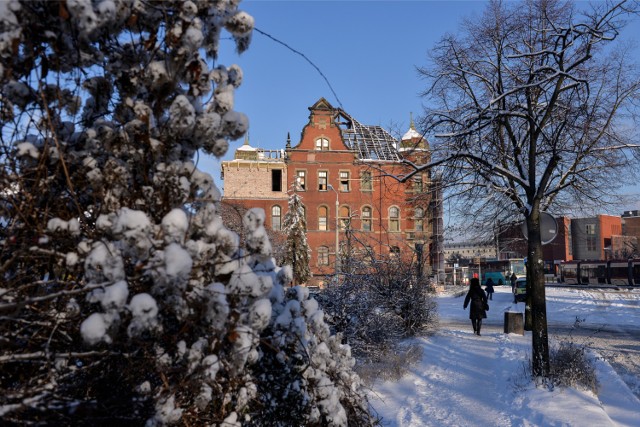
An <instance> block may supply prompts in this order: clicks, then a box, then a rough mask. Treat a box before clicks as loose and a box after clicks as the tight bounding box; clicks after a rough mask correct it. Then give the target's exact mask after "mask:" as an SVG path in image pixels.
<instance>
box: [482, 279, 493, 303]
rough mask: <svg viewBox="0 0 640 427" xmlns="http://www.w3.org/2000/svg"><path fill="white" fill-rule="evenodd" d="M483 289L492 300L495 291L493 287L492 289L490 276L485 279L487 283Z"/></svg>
mask: <svg viewBox="0 0 640 427" xmlns="http://www.w3.org/2000/svg"><path fill="white" fill-rule="evenodd" d="M484 291H485V292H486V293H487V296H488V297H489V299H490V300H493V293H494V292H495V289H493V280H492V279H491V277H489V278H488V279H487V284H486V285H485V287H484Z"/></svg>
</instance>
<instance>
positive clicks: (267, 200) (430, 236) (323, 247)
mask: <svg viewBox="0 0 640 427" xmlns="http://www.w3.org/2000/svg"><path fill="white" fill-rule="evenodd" d="M309 110H310V115H309V121H308V123H307V124H306V125H305V126H304V127H303V129H302V133H301V136H300V141H299V142H298V143H297V144H296V145H292V144H291V142H290V141H287V145H286V147H285V149H284V150H279V151H267V150H260V149H254V148H252V147H251V146H249V145H248V142H246V141H245V145H244V146H243V147H241V148H239V149H238V150H237V151H236V156H235V159H234V160H230V161H225V162H223V164H222V173H223V178H224V197H223V201H224V202H225V203H227V204H234V205H237V206H242V207H245V208H248V207H261V208H263V209H264V210H265V212H266V214H267V215H266V216H267V220H266V222H267V224H266V225H267V226H268V227H271V228H273V229H276V230H277V229H280V228H281V225H282V220H283V218H284V215H285V213H286V210H287V200H288V194H287V193H288V192H290V191H297V192H298V194H299V195H300V196H301V197H302V200H303V203H304V205H305V212H306V220H307V239H308V243H309V246H310V248H311V251H312V255H311V266H310V267H311V271H312V273H313V274H314V277H315V282H322V281H323V280H324V277H326V276H327V275H330V274H333V273H335V272H336V271H339V270H341V269H344V268H346V266H341V265H340V264H341V261H342V262H344V263H346V261H345V260H348V259H362V260H364V259H371V258H372V257H373V258H375V259H383V258H385V257H389V256H393V257H401V258H403V259H406V260H411V261H414V262H417V263H418V265H419V266H421V268H420V271H421V272H422V273H424V274H432V273H435V272H437V271H443V270H444V262H443V254H442V235H441V230H442V206H441V203H440V194H439V190H438V186H437V185H436V184H437V182H434V180H432V179H431V176H430V173H429V172H419V173H416V174H414V175H413V176H411V177H410V178H409V179H407V181H406V182H399V181H398V179H396V178H400V177H405V176H406V175H407V174H409V173H410V172H412V171H413V169H412V168H410V167H409V166H407V165H406V164H405V163H403V161H404V160H411V161H412V162H414V163H415V164H425V163H427V162H428V161H429V160H430V152H429V145H428V143H427V141H426V140H425V139H424V138H423V137H422V135H420V134H419V133H418V132H417V131H416V130H415V128H414V127H413V123H412V124H411V127H410V129H409V130H408V131H407V133H406V134H405V135H404V136H403V137H402V138H401V139H400V140H398V139H396V138H394V137H393V136H391V135H390V134H389V133H388V132H387V131H385V130H384V129H383V128H382V127H380V126H370V125H363V124H361V123H359V122H358V121H357V120H355V119H354V118H353V117H351V116H350V115H349V114H347V113H346V112H345V111H343V110H341V109H337V108H334V107H332V106H331V104H329V103H328V102H327V101H326V100H325V99H323V98H322V99H320V100H318V101H317V102H316V103H315V104H314V105H313V106H312V107H309ZM336 254H338V257H336Z"/></svg>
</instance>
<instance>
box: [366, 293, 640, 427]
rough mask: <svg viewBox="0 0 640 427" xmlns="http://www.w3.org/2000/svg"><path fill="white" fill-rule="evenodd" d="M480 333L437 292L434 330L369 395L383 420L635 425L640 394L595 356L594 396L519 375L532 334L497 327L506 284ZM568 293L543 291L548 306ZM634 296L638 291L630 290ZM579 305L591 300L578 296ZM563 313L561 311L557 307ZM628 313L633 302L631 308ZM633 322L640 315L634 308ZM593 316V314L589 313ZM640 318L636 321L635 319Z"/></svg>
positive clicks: (451, 299)
mask: <svg viewBox="0 0 640 427" xmlns="http://www.w3.org/2000/svg"><path fill="white" fill-rule="evenodd" d="M496 291H497V292H496V294H494V297H493V301H490V302H489V303H490V306H491V309H490V311H489V312H488V319H485V325H484V326H483V330H482V336H476V335H474V334H473V331H472V329H471V323H470V321H469V320H468V315H469V312H468V310H463V309H462V303H463V299H464V298H463V297H459V296H458V297H456V296H441V297H439V298H438V302H439V312H440V319H441V320H440V322H441V326H440V329H439V331H438V332H437V333H436V334H435V335H433V336H431V337H426V338H421V339H419V340H417V342H418V343H420V344H421V345H422V346H423V349H424V354H423V358H422V361H421V362H420V363H419V364H417V365H415V366H412V367H411V368H410V370H409V372H408V373H407V374H406V375H405V376H404V377H403V378H402V379H400V380H399V381H397V382H393V381H387V382H378V383H376V384H374V386H373V387H372V391H371V393H370V401H371V403H372V405H373V407H374V408H375V409H376V411H377V412H378V414H379V415H380V416H381V417H383V425H385V426H402V427H409V426H415V427H418V426H469V425H476V426H638V425H640V400H638V398H636V397H635V395H634V394H633V393H632V392H631V391H630V390H629V388H628V386H627V385H626V384H625V383H624V382H623V381H622V380H621V379H620V378H619V377H618V376H617V374H616V373H615V371H614V370H613V369H612V368H611V366H610V365H609V364H608V363H607V362H605V361H604V360H602V358H598V357H597V355H594V356H595V357H596V360H595V365H596V371H597V376H598V381H599V383H600V386H599V390H598V395H595V394H593V393H592V392H590V391H585V390H576V389H573V388H568V389H565V388H555V389H554V390H549V389H548V388H545V387H535V386H534V385H533V384H532V383H531V382H530V381H529V380H528V379H527V378H526V374H525V364H526V363H528V360H529V358H530V353H531V335H530V332H525V335H524V336H521V335H517V334H504V333H503V326H502V325H503V318H504V314H503V313H504V311H523V310H524V304H522V303H520V304H517V305H514V304H513V300H512V296H511V288H510V287H509V288H506V287H505V288H496ZM576 295H579V294H576V293H575V292H570V291H567V290H562V289H548V290H547V299H548V301H549V305H550V306H551V307H553V309H558V310H559V311H560V312H562V310H560V309H561V308H563V307H564V308H565V309H566V308H568V307H571V306H572V305H575V304H576ZM637 296H638V297H639V298H640V295H637ZM580 301H581V304H582V313H577V314H582V315H584V313H585V307H586V308H587V309H586V310H587V312H589V311H588V307H593V309H594V310H593V313H596V314H597V311H598V310H597V307H596V306H597V301H593V300H592V301H591V303H590V304H589V303H587V302H585V300H584V298H582V299H580ZM564 311H565V312H566V311H567V310H564ZM630 312H631V313H635V312H640V308H638V307H637V305H636V306H635V310H633V307H631V311H630ZM635 315H636V316H637V319H636V321H638V320H640V313H637V314H635ZM592 320H593V321H597V319H592ZM636 324H639V323H636Z"/></svg>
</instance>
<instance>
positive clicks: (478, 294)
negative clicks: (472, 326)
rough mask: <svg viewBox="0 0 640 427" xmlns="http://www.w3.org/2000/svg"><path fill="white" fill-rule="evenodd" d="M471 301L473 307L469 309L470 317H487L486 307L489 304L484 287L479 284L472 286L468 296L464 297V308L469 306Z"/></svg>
mask: <svg viewBox="0 0 640 427" xmlns="http://www.w3.org/2000/svg"><path fill="white" fill-rule="evenodd" d="M469 302H471V308H470V310H469V319H486V318H487V312H486V310H485V309H484V307H485V304H487V295H486V294H485V293H484V291H483V290H482V288H481V287H480V286H479V285H478V286H471V287H470V288H469V292H467V296H466V297H465V299H464V306H463V307H464V308H467V306H468V305H469Z"/></svg>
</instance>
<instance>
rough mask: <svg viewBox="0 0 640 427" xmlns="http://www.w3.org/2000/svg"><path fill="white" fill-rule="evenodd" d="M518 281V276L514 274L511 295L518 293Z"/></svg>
mask: <svg viewBox="0 0 640 427" xmlns="http://www.w3.org/2000/svg"><path fill="white" fill-rule="evenodd" d="M516 280H518V276H516V273H513V274H512V275H511V293H513V294H515V293H516Z"/></svg>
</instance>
